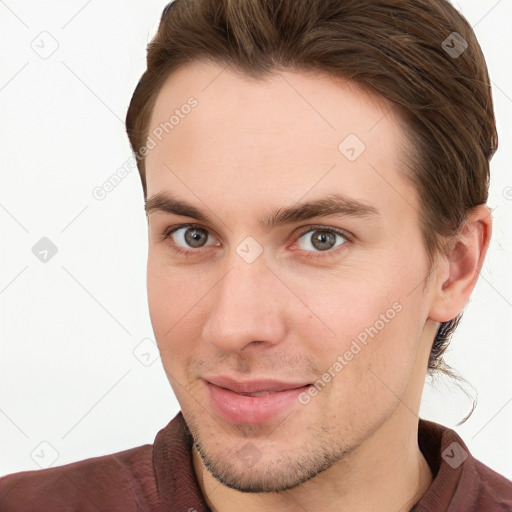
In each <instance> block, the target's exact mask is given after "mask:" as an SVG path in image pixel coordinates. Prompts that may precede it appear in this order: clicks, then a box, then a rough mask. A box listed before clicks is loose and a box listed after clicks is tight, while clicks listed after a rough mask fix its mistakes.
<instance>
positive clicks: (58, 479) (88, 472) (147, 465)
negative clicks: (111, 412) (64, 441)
mask: <svg viewBox="0 0 512 512" xmlns="http://www.w3.org/2000/svg"><path fill="white" fill-rule="evenodd" d="M152 455H153V447H152V446H151V445H144V446H139V447H137V448H132V449H130V450H125V451H122V452H118V453H114V454H110V455H105V456H102V457H94V458H91V459H86V460H82V461H79V462H74V463H71V464H66V465H64V466H59V467H54V468H48V469H43V470H38V471H23V472H20V473H14V474H12V475H8V476H5V477H3V478H0V512H9V511H14V510H17V511H19V510H23V511H35V510H73V511H84V512H85V511H97V510H112V511H114V510H122V511H126V512H129V511H132V510H133V511H136V510H144V509H145V508H147V507H146V505H147V502H148V500H151V497H152V496H153V495H156V491H155V488H156V479H155V475H154V471H153V460H152V458H153V457H152Z"/></svg>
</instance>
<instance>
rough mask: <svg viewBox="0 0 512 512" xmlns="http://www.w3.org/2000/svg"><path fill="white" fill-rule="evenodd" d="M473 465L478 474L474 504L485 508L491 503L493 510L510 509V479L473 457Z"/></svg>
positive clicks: (511, 499)
mask: <svg viewBox="0 0 512 512" xmlns="http://www.w3.org/2000/svg"><path fill="white" fill-rule="evenodd" d="M473 467H474V470H475V473H476V474H477V475H478V478H477V479H475V480H476V481H477V482H478V492H477V495H476V496H475V498H476V505H477V506H479V507H484V508H485V507H486V506H489V505H490V504H492V505H493V507H494V508H493V510H496V511H505V510H507V511H512V481H511V480H508V479H507V478H505V477H504V476H503V475H501V474H499V473H497V472H496V471H494V470H493V469H491V468H490V467H488V466H486V465H485V464H483V463H482V462H480V461H479V460H477V459H474V466H473Z"/></svg>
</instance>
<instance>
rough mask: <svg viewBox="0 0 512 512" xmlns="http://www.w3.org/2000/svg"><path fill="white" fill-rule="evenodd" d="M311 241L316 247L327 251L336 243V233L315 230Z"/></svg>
mask: <svg viewBox="0 0 512 512" xmlns="http://www.w3.org/2000/svg"><path fill="white" fill-rule="evenodd" d="M311 243H312V245H313V247H314V248H315V249H318V250H320V251H325V250H328V249H332V247H333V246H334V245H335V244H336V235H335V234H334V233H329V232H327V231H315V232H314V233H313V234H312V235H311Z"/></svg>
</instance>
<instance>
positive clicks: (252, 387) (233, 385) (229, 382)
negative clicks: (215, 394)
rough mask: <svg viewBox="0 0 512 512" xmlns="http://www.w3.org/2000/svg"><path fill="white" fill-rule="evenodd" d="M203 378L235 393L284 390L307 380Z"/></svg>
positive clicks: (299, 385) (307, 383) (219, 376)
mask: <svg viewBox="0 0 512 512" xmlns="http://www.w3.org/2000/svg"><path fill="white" fill-rule="evenodd" d="M203 380H205V381H207V382H209V383H210V384H213V385H215V386H219V387H221V388H226V389H229V390H231V391H234V392H235V393H259V392H262V391H274V392H275V391H284V390H286V389H295V388H301V387H304V386H308V385H309V384H310V383H309V382H283V381H279V380H275V379H253V380H246V381H240V380H236V379H233V378H232V377H228V376H223V375H218V376H213V377H203Z"/></svg>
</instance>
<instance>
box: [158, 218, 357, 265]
mask: <svg viewBox="0 0 512 512" xmlns="http://www.w3.org/2000/svg"><path fill="white" fill-rule="evenodd" d="M183 228H196V229H202V230H204V231H206V232H208V234H209V233H210V232H209V231H208V229H207V228H205V227H204V226H201V225H199V224H178V225H175V226H171V227H168V228H167V229H166V230H165V231H164V233H163V237H162V238H163V240H167V239H169V238H171V235H172V234H173V233H175V232H176V231H178V230H180V229H183ZM310 231H323V232H326V233H334V234H336V235H339V236H341V237H342V238H344V239H345V240H346V242H345V243H343V244H341V245H338V246H337V247H335V248H334V249H329V250H327V251H318V252H317V251H304V252H306V257H308V258H319V257H320V258H325V257H328V256H333V255H334V254H337V252H338V250H342V249H343V247H344V246H345V245H346V243H347V242H351V241H352V236H351V235H350V234H349V233H348V232H346V231H344V230H342V229H337V228H333V227H327V226H319V225H312V226H306V227H305V228H304V230H303V231H301V233H300V234H299V235H298V236H297V240H298V239H299V238H302V237H303V236H304V235H305V234H306V233H309V232H310ZM171 249H172V250H173V251H174V252H176V253H178V254H183V255H185V256H190V255H192V254H193V253H198V252H202V250H201V249H203V248H199V249H190V250H186V249H183V248H182V247H179V246H178V245H176V244H174V243H172V244H171Z"/></svg>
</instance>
